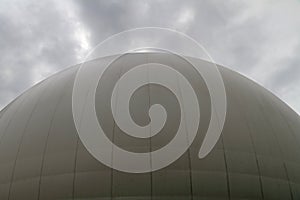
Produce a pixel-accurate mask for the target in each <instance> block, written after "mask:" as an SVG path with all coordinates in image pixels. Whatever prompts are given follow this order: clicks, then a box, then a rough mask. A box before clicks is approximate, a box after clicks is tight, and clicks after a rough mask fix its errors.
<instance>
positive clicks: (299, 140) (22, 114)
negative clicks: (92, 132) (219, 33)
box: [0, 49, 300, 200]
mask: <svg viewBox="0 0 300 200" xmlns="http://www.w3.org/2000/svg"><path fill="white" fill-rule="evenodd" d="M150 51H151V53H149V52H148V53H144V52H143V53H141V52H140V53H130V54H126V55H125V56H123V58H122V60H118V62H116V63H115V67H113V68H109V70H110V71H107V73H108V74H109V76H108V78H107V81H108V82H107V85H108V86H109V85H110V83H111V82H112V81H113V80H114V79H118V78H119V77H120V74H122V70H125V68H126V67H128V66H129V65H136V64H141V63H148V62H152V61H155V62H159V63H162V64H165V65H168V66H174V68H176V67H177V68H176V69H180V70H182V74H184V76H185V77H187V79H188V80H189V81H190V82H191V85H192V86H193V88H194V89H195V91H196V93H197V95H198V98H199V108H200V113H201V119H200V126H199V130H198V133H197V136H196V138H195V140H194V141H193V143H192V144H191V146H190V147H189V149H188V150H187V151H186V152H185V153H184V154H183V155H182V156H181V157H180V158H179V159H178V160H176V161H175V162H173V163H172V164H170V165H169V166H167V167H165V168H163V169H160V170H158V171H153V172H151V173H141V174H132V173H124V172H120V171H117V170H113V169H111V168H109V167H107V166H105V165H103V164H102V163H101V162H99V161H98V160H96V159H95V158H94V157H93V156H92V155H91V154H90V153H89V152H88V151H87V149H86V148H85V146H84V145H83V143H82V142H81V140H80V139H79V137H78V134H77V130H76V128H75V125H74V121H73V115H72V90H73V84H74V79H75V75H76V73H77V70H78V68H79V66H74V67H71V68H68V69H66V70H64V71H62V72H60V73H57V74H55V75H53V76H51V77H50V78H48V79H46V80H44V81H42V82H41V83H39V84H37V85H35V86H34V87H32V88H30V89H29V90H28V91H26V92H24V93H23V94H22V95H20V96H19V97H18V98H16V99H15V100H14V101H13V102H12V103H10V104H9V105H8V106H6V107H5V108H4V109H3V110H2V111H1V112H0V199H22V200H24V199H30V200H32V199H112V198H114V199H172V200H173V199H224V200H225V199H285V200H288V199H294V200H296V199H300V117H299V116H298V115H297V114H296V113H295V112H294V111H293V110H292V109H291V108H290V107H288V106H287V105H286V104H285V103H283V102H282V101H281V100H280V99H278V98H277V97H276V96H274V95H273V94H272V93H270V92H269V91H267V90H266V89H264V88H263V87H261V86H259V85H258V84H256V83H254V82H253V81H251V80H249V79H247V78H245V77H243V76H241V75H240V74H238V73H236V72H233V71H231V70H229V69H226V68H224V67H221V66H218V67H219V70H220V73H221V75H222V77H223V80H224V84H225V88H226V93H227V105H228V107H227V116H226V121H225V125H224V129H223V131H222V135H221V138H220V139H219V140H218V142H217V144H216V146H215V147H214V149H213V150H212V151H211V152H210V153H209V154H208V155H207V156H206V157H205V158H203V159H199V158H198V152H199V148H200V147H201V144H202V141H203V138H204V136H205V133H206V130H207V128H208V124H209V117H210V116H211V111H210V109H209V108H210V104H211V101H210V95H209V91H208V89H207V86H206V85H205V82H204V81H203V79H202V78H201V76H199V75H197V74H195V73H194V71H193V70H192V68H190V67H188V66H187V65H186V63H185V62H183V61H182V60H179V59H176V58H175V57H174V56H172V55H170V54H168V53H163V52H156V51H154V52H153V51H152V50H151V49H150ZM114 58H115V56H110V57H105V58H99V59H96V60H93V61H89V62H88V64H90V65H97V66H99V67H101V66H102V65H103V63H105V62H108V61H112V60H113V59H114ZM194 61H195V62H197V63H198V64H199V65H200V66H201V67H203V68H205V67H207V66H208V65H207V61H203V60H199V59H194ZM109 81H111V82H109ZM103 84H105V83H101V82H100V83H99V85H98V88H97V92H96V97H95V102H96V113H97V117H98V120H99V121H101V123H102V124H103V125H104V126H105V130H106V135H107V137H108V138H110V140H111V141H112V142H113V143H114V144H116V145H118V146H119V147H120V148H124V149H127V150H128V151H132V152H149V151H153V150H155V149H159V148H161V147H162V146H164V145H165V144H167V143H168V142H169V141H171V140H172V138H173V137H174V135H173V134H174V131H176V130H177V129H178V120H179V116H180V115H181V113H180V110H179V109H178V108H177V107H178V102H177V101H176V98H175V96H174V95H173V94H172V92H170V91H168V89H167V88H163V87H160V86H158V85H151V84H149V85H145V86H143V87H141V88H139V89H138V90H137V91H136V93H134V95H133V97H132V99H131V100H130V111H131V117H132V119H133V120H134V121H135V122H136V123H137V124H139V125H141V126H142V125H146V124H147V123H149V116H148V113H147V111H148V110H149V109H148V108H149V107H150V106H151V105H153V104H161V105H163V106H165V109H166V112H167V113H168V117H169V118H168V121H166V124H165V127H164V129H163V130H162V131H161V132H159V133H158V134H157V135H156V136H155V138H154V137H153V138H148V139H136V138H133V137H131V136H128V135H126V134H125V133H123V132H122V130H120V129H118V127H117V126H116V123H115V122H114V120H113V118H111V114H109V112H108V111H107V106H105V105H106V104H104V103H103V101H102V99H103V97H105V98H106V97H107V96H105V95H104V94H105V93H106V91H108V89H107V87H106V85H103ZM108 93H109V92H108ZM108 97H109V96H108ZM119 98H121V97H119ZM109 116H110V117H109ZM112 154H113V153H112Z"/></svg>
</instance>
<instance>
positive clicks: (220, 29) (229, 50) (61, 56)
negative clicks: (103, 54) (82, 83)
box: [0, 0, 300, 113]
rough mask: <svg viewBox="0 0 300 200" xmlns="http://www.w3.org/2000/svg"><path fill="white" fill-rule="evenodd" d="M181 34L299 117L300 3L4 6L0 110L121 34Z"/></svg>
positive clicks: (4, 2) (216, 0)
mask: <svg viewBox="0 0 300 200" xmlns="http://www.w3.org/2000/svg"><path fill="white" fill-rule="evenodd" d="M144 26H157V27H165V28H171V29H175V30H178V31H181V32H184V33H186V34H188V35H190V36H191V37H193V38H194V39H196V40H197V41H198V42H199V43H201V44H202V45H203V46H204V47H205V48H206V49H207V51H208V52H209V53H210V55H211V56H212V57H213V59H214V60H215V61H216V62H217V63H218V64H222V65H224V66H226V67H229V68H231V69H233V70H235V71H238V72H240V73H242V74H244V75H246V76H247V77H249V78H251V79H253V80H255V81H256V82H258V83H259V84H261V85H263V86H264V87H266V88H268V89H269V90H271V91H272V92H273V93H275V94H276V95H277V96H279V97H280V98H281V99H282V100H284V101H285V102H286V103H288V104H289V105H290V106H291V107H292V108H294V110H296V111H297V112H298V113H300V56H299V54H300V1H297V0H269V1H268V0H264V1H262V0H257V1H255V0H247V1H242V0H236V1H233V0H226V1H221V0H207V1H200V0H193V1H186V0H185V1H183V0H178V1H174V0H160V1H158V0H151V1H150V0H148V1H143V0H136V1H135V0H128V1H125V0H120V1H111V0H110V1H108V0H105V1H104V0H103V1H94V0H93V1H92V0H85V1H84V0H81V1H79V0H78V1H61V0H57V1H44V0H43V1H31V0H26V1H25V0H23V1H16V0H1V4H0V83H1V84H0V109H1V108H3V107H4V106H5V105H7V104H8V103H9V102H10V101H11V100H13V99H14V98H15V97H16V96H17V95H19V94H20V93H21V92H23V91H25V90H26V89H28V88H29V87H31V86H32V85H34V84H35V83H37V82H39V81H41V80H43V79H45V78H46V77H48V76H50V75H51V74H53V73H55V72H58V71H60V70H62V69H64V68H66V67H69V66H71V65H74V64H76V63H79V62H80V61H82V60H83V58H84V57H85V56H86V54H87V53H88V52H89V51H90V50H91V48H93V47H94V46H95V45H97V44H98V43H99V42H101V41H102V40H104V39H105V38H107V37H108V36H110V35H112V34H115V33H118V32H120V31H123V30H126V29H131V28H136V27H144Z"/></svg>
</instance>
